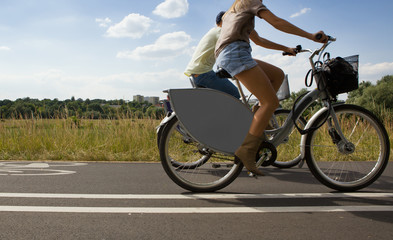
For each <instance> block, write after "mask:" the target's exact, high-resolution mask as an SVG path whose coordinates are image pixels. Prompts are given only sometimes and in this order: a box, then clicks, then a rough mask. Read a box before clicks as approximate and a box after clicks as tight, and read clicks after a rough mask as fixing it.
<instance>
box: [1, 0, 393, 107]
mask: <svg viewBox="0 0 393 240" xmlns="http://www.w3.org/2000/svg"><path fill="white" fill-rule="evenodd" d="M232 2H233V0H148V1H137V0H115V1H109V0H83V1H81V0H0V85H1V87H0V99H11V100H15V99H17V98H24V97H30V98H38V99H44V98H49V99H53V98H58V99H61V100H63V99H69V98H71V97H72V96H74V97H75V98H82V99H86V98H90V99H95V98H100V99H125V100H130V99H132V96H133V95H136V94H141V95H144V96H160V97H164V94H163V93H162V90H164V89H168V88H182V87H189V86H190V84H189V82H188V79H187V77H186V76H185V75H183V70H184V69H185V67H186V65H187V63H188V61H189V59H190V58H191V54H192V52H193V49H194V48H195V46H196V44H197V43H198V41H199V39H200V38H201V37H202V36H203V35H204V34H205V33H206V32H207V31H208V30H209V29H210V28H211V27H213V26H214V20H215V16H216V14H217V13H218V12H219V11H221V10H226V9H228V8H229V6H230V5H231V4H232ZM264 3H265V5H266V6H267V7H268V8H269V9H270V10H271V11H272V12H273V13H275V14H276V15H278V16H280V17H282V18H284V19H286V20H288V21H290V22H292V23H294V24H295V25H297V26H299V27H301V28H303V29H305V30H306V31H309V32H316V31H318V30H324V31H325V32H326V33H328V34H330V35H332V36H335V37H336V38H337V40H338V41H337V42H336V43H334V44H333V45H331V47H330V52H331V55H332V56H348V55H353V54H359V55H360V80H364V81H372V82H375V81H376V80H379V79H380V78H381V77H383V76H384V75H387V74H393V57H392V50H391V42H392V39H393V30H392V29H393V27H392V23H393V16H392V10H393V2H392V1H391V0H379V1H374V2H372V1H365V0H345V1H342V0H330V1H328V2H326V3H325V2H321V1H315V0H297V1H295V0H264ZM256 21H257V23H256V30H257V31H258V33H259V34H260V35H261V36H263V37H265V38H268V39H270V40H272V41H275V42H278V43H281V44H284V45H288V46H293V47H295V46H296V45H298V44H301V45H302V46H303V47H304V48H311V49H315V48H316V47H318V46H319V45H318V44H317V43H313V42H311V41H309V40H307V39H302V38H299V37H297V36H292V35H287V34H283V33H281V32H279V31H277V30H275V29H273V28H272V27H271V26H269V25H268V24H266V23H265V22H264V21H263V20H260V19H257V20H256ZM253 55H254V57H256V58H259V59H262V60H264V61H267V62H269V63H272V64H275V65H277V66H279V67H281V68H282V69H283V70H284V71H285V72H286V73H288V74H289V79H290V86H291V91H298V90H299V89H301V88H302V87H304V75H305V73H306V72H307V70H308V69H309V68H310V67H309V65H308V62H307V54H302V55H298V56H297V57H296V58H294V57H283V56H282V55H281V53H280V52H277V51H272V50H267V49H263V48H260V47H256V46H253Z"/></svg>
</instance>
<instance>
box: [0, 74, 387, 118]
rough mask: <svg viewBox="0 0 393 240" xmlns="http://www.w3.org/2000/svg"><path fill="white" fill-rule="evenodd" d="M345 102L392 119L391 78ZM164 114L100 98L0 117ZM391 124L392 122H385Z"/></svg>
mask: <svg viewBox="0 0 393 240" xmlns="http://www.w3.org/2000/svg"><path fill="white" fill-rule="evenodd" d="M306 92H307V89H301V90H300V91H298V92H292V93H291V97H290V98H289V99H287V100H284V101H283V102H281V107H283V108H285V109H291V108H292V106H293V103H294V102H295V101H296V99H297V98H298V97H299V96H301V95H303V94H304V93H306ZM346 102H347V103H352V104H356V105H360V106H362V107H365V108H366V109H369V110H370V111H373V112H374V113H375V114H377V115H378V116H379V117H380V118H386V117H389V118H391V117H392V115H393V114H392V113H393V75H387V76H385V77H383V78H382V79H380V80H379V81H377V83H376V84H372V83H371V82H361V83H360V84H359V89H357V90H355V91H352V92H350V93H349V94H348V98H347V100H346ZM319 108H320V106H319V105H318V104H314V105H313V106H311V108H310V109H309V110H308V112H312V111H316V110H318V109H319ZM164 115H165V110H164V109H163V108H161V107H157V106H153V105H152V104H151V103H148V102H143V103H139V102H136V101H132V102H128V101H125V100H102V99H94V100H90V99H86V100H82V99H80V98H79V99H75V97H71V99H67V100H64V101H60V100H58V99H53V100H50V99H44V100H38V99H31V98H23V99H17V100H15V101H11V100H0V118H1V119H9V118H18V119H19V118H24V119H29V118H34V117H40V118H68V117H74V118H86V119H116V118H119V117H122V118H124V117H126V118H144V117H148V118H155V119H161V118H163V117H164ZM388 120H389V121H391V120H392V119H388Z"/></svg>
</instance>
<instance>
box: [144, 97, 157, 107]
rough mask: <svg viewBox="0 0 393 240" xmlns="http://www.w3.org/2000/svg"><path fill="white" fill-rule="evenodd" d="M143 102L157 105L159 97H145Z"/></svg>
mask: <svg viewBox="0 0 393 240" xmlns="http://www.w3.org/2000/svg"><path fill="white" fill-rule="evenodd" d="M145 101H147V102H149V103H151V104H153V105H157V104H158V103H159V101H160V98H159V97H145Z"/></svg>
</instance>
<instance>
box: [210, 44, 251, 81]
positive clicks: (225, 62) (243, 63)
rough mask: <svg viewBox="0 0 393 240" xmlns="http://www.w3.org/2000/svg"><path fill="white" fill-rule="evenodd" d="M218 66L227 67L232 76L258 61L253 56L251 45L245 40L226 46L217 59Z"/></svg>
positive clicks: (249, 67)
mask: <svg viewBox="0 0 393 240" xmlns="http://www.w3.org/2000/svg"><path fill="white" fill-rule="evenodd" d="M216 63H217V67H219V68H223V69H225V70H226V71H227V72H228V73H229V74H231V75H232V76H236V75H237V74H239V73H241V72H243V71H245V70H248V69H251V68H253V67H255V66H256V65H257V62H255V60H254V59H253V58H252V56H251V46H250V44H249V43H247V42H244V41H236V42H233V43H231V44H229V45H228V46H226V47H225V48H224V49H223V50H222V51H221V52H220V54H219V55H218V57H217V59H216Z"/></svg>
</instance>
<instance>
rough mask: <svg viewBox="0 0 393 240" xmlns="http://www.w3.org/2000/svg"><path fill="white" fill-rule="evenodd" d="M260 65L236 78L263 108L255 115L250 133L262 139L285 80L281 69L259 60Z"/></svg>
mask: <svg viewBox="0 0 393 240" xmlns="http://www.w3.org/2000/svg"><path fill="white" fill-rule="evenodd" d="M257 63H258V65H257V66H256V67H254V68H251V69H249V70H246V71H243V72H241V73H239V74H238V75H236V78H237V79H239V81H240V82H241V83H242V84H243V85H244V86H245V87H246V88H247V89H248V90H249V91H250V92H251V93H252V94H254V95H255V97H256V98H257V99H258V100H259V102H260V103H262V104H261V107H260V108H259V109H258V110H257V111H256V113H255V114H254V119H253V121H252V123H251V126H250V130H249V133H250V134H251V135H254V136H257V137H261V136H262V135H263V132H264V130H265V129H266V127H267V125H268V122H269V120H270V118H271V116H272V115H273V113H274V111H275V110H276V108H277V107H278V106H279V101H278V99H277V96H276V92H277V91H278V89H279V88H280V86H281V83H282V81H283V79H284V73H283V72H282V70H281V69H279V68H277V67H275V66H273V65H271V64H268V63H265V62H262V61H259V60H257Z"/></svg>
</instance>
